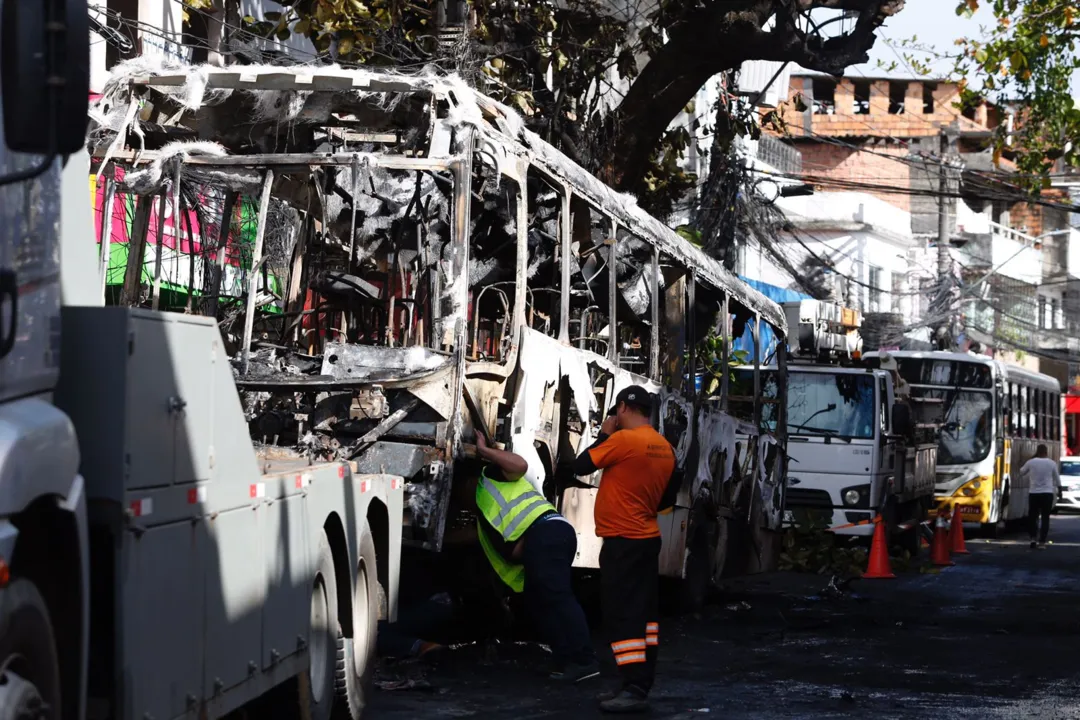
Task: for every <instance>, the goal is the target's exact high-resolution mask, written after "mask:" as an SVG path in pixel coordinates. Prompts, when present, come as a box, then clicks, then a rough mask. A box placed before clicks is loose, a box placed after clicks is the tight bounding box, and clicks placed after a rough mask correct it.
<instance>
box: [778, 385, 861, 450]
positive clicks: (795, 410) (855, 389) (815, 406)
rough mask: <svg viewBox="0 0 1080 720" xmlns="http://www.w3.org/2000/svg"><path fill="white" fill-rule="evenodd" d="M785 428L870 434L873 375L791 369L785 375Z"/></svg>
mask: <svg viewBox="0 0 1080 720" xmlns="http://www.w3.org/2000/svg"><path fill="white" fill-rule="evenodd" d="M787 412H788V432H789V433H790V434H792V435H812V436H813V435H817V436H837V437H844V438H872V437H874V422H875V419H876V418H877V414H876V413H875V412H874V377H873V376H872V375H868V374H865V373H858V374H854V373H852V374H845V373H840V374H836V375H830V374H825V373H807V372H792V373H791V374H790V375H789V376H788V401H787Z"/></svg>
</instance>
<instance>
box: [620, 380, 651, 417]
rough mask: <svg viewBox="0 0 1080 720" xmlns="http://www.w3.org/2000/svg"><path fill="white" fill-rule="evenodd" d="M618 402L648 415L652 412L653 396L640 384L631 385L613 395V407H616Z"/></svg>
mask: <svg viewBox="0 0 1080 720" xmlns="http://www.w3.org/2000/svg"><path fill="white" fill-rule="evenodd" d="M619 403H626V404H627V405H629V406H631V407H635V408H637V409H638V410H640V411H641V412H643V413H645V414H646V415H648V414H650V413H651V412H652V406H653V396H652V394H651V393H650V392H649V391H648V390H646V389H645V388H643V387H641V386H640V385H631V386H629V387H625V388H623V389H622V390H621V391H620V392H619V394H618V395H616V396H615V407H618V405H619Z"/></svg>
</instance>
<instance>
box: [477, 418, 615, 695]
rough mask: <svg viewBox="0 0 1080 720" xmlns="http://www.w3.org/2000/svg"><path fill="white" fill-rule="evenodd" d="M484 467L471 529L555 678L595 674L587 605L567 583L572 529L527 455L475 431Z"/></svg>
mask: <svg viewBox="0 0 1080 720" xmlns="http://www.w3.org/2000/svg"><path fill="white" fill-rule="evenodd" d="M476 451H477V454H478V455H479V456H480V459H481V460H483V461H484V463H485V465H484V469H483V472H482V473H481V475H480V480H479V482H477V484H476V507H477V510H478V511H479V512H478V514H477V518H476V524H477V535H478V536H479V539H480V546H481V547H482V548H483V549H484V555H485V556H487V559H488V561H489V562H490V563H491V566H492V567H493V568H494V569H495V572H496V573H497V574H498V575H499V577H500V578H501V579H502V581H503V582H504V583H506V585H507V586H509V587H510V589H511V590H513V591H514V592H517V593H524V595H525V606H526V608H527V609H528V612H529V614H530V616H531V617H532V619H533V622H534V623H536V625H537V627H538V629H539V630H540V632H541V634H542V636H543V637H544V639H545V640H546V641H547V642H548V643H549V644H550V645H551V651H552V654H553V655H554V656H555V660H556V662H557V663H558V665H559V667H560V668H561V669H560V670H557V671H556V672H554V673H552V674H551V677H552V679H553V680H560V681H563V682H571V683H576V682H580V681H582V680H586V679H588V678H592V677H596V676H597V675H599V674H600V666H599V665H598V663H597V661H596V654H595V652H594V651H593V647H592V642H591V641H590V639H589V626H588V623H586V621H585V612H584V611H583V610H582V609H581V605H580V604H579V603H578V601H577V598H576V597H574V591H573V588H572V587H571V570H570V568H571V565H572V564H573V562H574V555H575V554H576V553H577V533H576V532H575V531H574V528H573V526H572V525H570V523H569V522H567V520H566V518H564V517H563V516H562V515H560V514H559V513H558V511H556V510H555V506H554V505H552V504H551V503H549V502H548V501H547V500H546V499H545V498H544V496H543V495H541V494H540V493H539V492H537V491H536V488H534V487H533V485H532V483H530V482H529V481H528V480H527V479H526V478H525V472H526V471H527V470H528V469H529V466H528V463H527V462H526V461H525V458H523V457H521V456H520V455H517V454H515V453H512V452H508V451H506V450H498V449H496V448H493V447H490V446H488V444H487V442H486V441H485V439H484V436H483V435H482V434H481V433H479V432H477V434H476Z"/></svg>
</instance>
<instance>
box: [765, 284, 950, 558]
mask: <svg viewBox="0 0 1080 720" xmlns="http://www.w3.org/2000/svg"><path fill="white" fill-rule="evenodd" d="M784 309H785V312H786V314H787V317H788V323H789V327H790V328H791V329H792V330H791V338H792V340H791V344H790V347H789V352H790V356H791V362H790V363H789V365H788V385H787V429H788V438H789V442H788V454H789V463H788V476H787V478H786V483H785V490H786V497H785V507H786V508H787V509H786V512H785V522H786V523H787V524H788V525H789V526H790V525H791V524H793V523H794V522H796V521H797V520H799V521H809V522H813V523H817V524H819V525H823V526H825V527H828V528H829V529H830V530H831V531H832V532H834V533H835V534H837V535H842V536H857V537H866V538H868V537H869V536H870V535H872V534H873V531H874V523H875V522H879V521H880V522H884V523H886V528H887V530H888V534H889V536H890V540H891V542H893V543H895V544H898V545H900V546H901V547H903V548H904V549H906V550H908V551H909V552H910V553H911V554H912V555H914V554H916V553H918V550H919V546H920V542H919V531H920V528H919V525H920V523H921V522H922V520H923V519H924V518H925V516H926V512H927V510H928V509H929V508H930V507H931V505H932V504H933V493H934V481H935V473H936V467H937V432H938V428H937V427H936V426H935V425H932V424H918V423H915V422H914V420H913V417H914V415H915V414H914V413H913V411H912V408H913V405H912V403H913V401H914V399H913V398H912V397H911V393H910V392H909V390H908V388H907V385H906V383H904V382H903V381H902V379H901V378H900V376H899V374H898V373H897V371H896V363H895V360H893V359H891V358H890V356H889V354H888V353H887V352H880V353H876V355H877V360H876V361H875V363H874V364H875V366H876V367H873V368H871V367H868V366H867V365H866V364H865V363H864V362H863V358H862V350H863V348H862V338H861V335H860V332H859V328H860V327H861V326H862V317H861V314H860V313H859V312H858V311H855V310H852V309H850V308H845V307H842V306H839V305H835V304H832V303H827V302H823V301H819V300H801V301H799V302H793V303H785V304H784Z"/></svg>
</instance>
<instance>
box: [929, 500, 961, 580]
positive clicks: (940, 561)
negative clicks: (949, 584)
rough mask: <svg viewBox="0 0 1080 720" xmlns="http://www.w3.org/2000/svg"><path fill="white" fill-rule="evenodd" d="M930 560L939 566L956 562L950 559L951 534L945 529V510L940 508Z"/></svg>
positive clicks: (935, 524)
mask: <svg viewBox="0 0 1080 720" xmlns="http://www.w3.org/2000/svg"><path fill="white" fill-rule="evenodd" d="M930 562H931V563H933V564H934V565H937V566H938V567H948V566H949V565H955V564H956V563H954V562H953V561H952V560H950V559H949V536H948V533H947V532H946V531H945V511H944V510H938V516H937V522H936V523H934V544H933V545H932V546H931V548H930Z"/></svg>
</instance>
